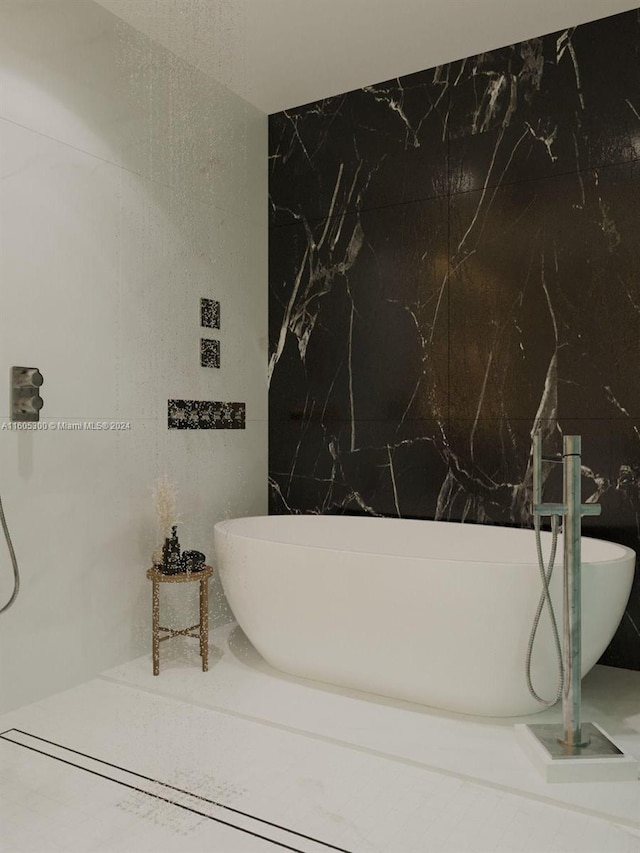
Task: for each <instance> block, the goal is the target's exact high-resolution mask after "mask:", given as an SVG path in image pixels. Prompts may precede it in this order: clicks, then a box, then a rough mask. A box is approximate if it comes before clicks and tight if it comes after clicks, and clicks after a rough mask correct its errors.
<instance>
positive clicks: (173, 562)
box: [161, 527, 180, 575]
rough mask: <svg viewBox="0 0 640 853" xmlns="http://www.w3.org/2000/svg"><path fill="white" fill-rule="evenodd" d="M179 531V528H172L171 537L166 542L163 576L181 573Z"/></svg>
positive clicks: (163, 552)
mask: <svg viewBox="0 0 640 853" xmlns="http://www.w3.org/2000/svg"><path fill="white" fill-rule="evenodd" d="M177 531H178V528H177V527H172V528H171V537H170V538H169V539H165V541H164V547H163V549H162V568H161V572H162V574H163V575H175V574H177V573H178V572H179V571H180V543H179V542H178V532H177Z"/></svg>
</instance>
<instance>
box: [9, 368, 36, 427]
mask: <svg viewBox="0 0 640 853" xmlns="http://www.w3.org/2000/svg"><path fill="white" fill-rule="evenodd" d="M43 382H44V378H43V376H42V374H41V373H40V371H39V370H38V368H37V367H12V368H11V420H12V421H39V420H40V409H41V408H42V407H43V406H44V400H43V399H42V397H41V396H40V393H39V388H40V386H41V385H42V383H43Z"/></svg>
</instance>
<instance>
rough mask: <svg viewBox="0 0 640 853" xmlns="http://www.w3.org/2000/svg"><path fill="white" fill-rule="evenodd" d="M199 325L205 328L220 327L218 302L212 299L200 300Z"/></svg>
mask: <svg viewBox="0 0 640 853" xmlns="http://www.w3.org/2000/svg"><path fill="white" fill-rule="evenodd" d="M200 325H201V326H203V327H204V328H205V329H219V328H220V303H219V302H216V301H215V300H213V299H201V300H200Z"/></svg>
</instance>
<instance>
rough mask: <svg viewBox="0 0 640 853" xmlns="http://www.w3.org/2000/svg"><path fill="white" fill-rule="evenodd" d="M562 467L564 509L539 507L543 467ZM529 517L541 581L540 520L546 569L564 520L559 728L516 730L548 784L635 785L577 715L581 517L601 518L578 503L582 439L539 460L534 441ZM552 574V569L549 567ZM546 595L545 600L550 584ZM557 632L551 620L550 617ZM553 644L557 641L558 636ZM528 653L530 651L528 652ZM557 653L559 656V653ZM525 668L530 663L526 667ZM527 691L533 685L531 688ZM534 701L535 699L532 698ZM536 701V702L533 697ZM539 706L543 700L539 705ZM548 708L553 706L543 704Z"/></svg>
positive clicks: (570, 438)
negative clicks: (547, 541) (548, 524)
mask: <svg viewBox="0 0 640 853" xmlns="http://www.w3.org/2000/svg"><path fill="white" fill-rule="evenodd" d="M543 461H548V462H559V461H562V465H563V471H564V477H563V480H564V487H563V501H562V503H542V463H543ZM532 503H533V515H534V521H535V529H536V537H537V538H538V559H539V561H540V563H541V573H542V576H543V579H544V578H545V569H544V561H543V559H542V551H541V547H540V541H539V530H540V519H542V518H543V517H545V516H550V517H551V518H552V527H553V530H554V539H553V546H552V554H551V560H550V564H551V563H552V562H553V558H554V556H555V542H556V539H555V535H556V534H557V519H559V518H562V519H563V522H564V523H563V547H564V560H563V563H564V572H563V575H564V601H563V605H564V606H563V615H564V627H563V644H562V650H561V656H562V661H561V664H562V667H561V668H562V675H563V681H562V724H561V725H558V724H557V723H536V724H529V725H522V724H520V725H517V726H516V730H517V732H518V735H519V737H520V740H521V741H522V745H523V746H524V747H525V749H526V750H527V752H528V753H529V755H530V756H531V758H532V759H533V760H534V762H535V763H536V764H537V765H538V768H539V769H540V770H542V772H543V773H544V774H545V775H546V779H547V781H549V782H554V781H558V782H571V781H605V780H611V781H613V780H619V781H622V780H635V781H637V779H638V762H637V761H636V760H635V759H634V758H632V757H629V756H626V755H624V753H623V752H622V750H620V749H619V748H618V747H617V746H616V745H615V744H614V743H613V742H612V741H611V740H610V738H609V737H608V735H607V734H606V733H605V732H604V731H603V730H602V729H601V728H600V727H599V726H598V725H596V724H595V723H584V724H583V723H582V722H581V719H580V714H581V676H582V660H581V643H582V636H581V609H582V601H581V569H582V563H581V526H582V516H583V515H600V512H601V509H602V507H601V506H600V505H599V504H585V503H582V498H581V438H580V436H579V435H565V436H564V437H563V442H562V457H561V460H560V459H558V457H554V458H549V459H545V458H544V457H543V456H542V436H541V434H540V433H539V432H536V433H535V434H534V436H533V502H532ZM550 568H551V565H550ZM546 577H547V580H546V581H545V592H544V595H545V596H546V597H547V598H548V600H549V603H550V598H549V590H548V578H549V577H550V574H549V575H548V576H546ZM551 619H552V624H553V625H554V627H555V616H554V615H553V612H552V613H551ZM534 633H535V630H534ZM555 636H556V640H558V635H557V631H556V635H555ZM529 651H531V649H529ZM559 653H560V650H559ZM528 663H529V661H528ZM529 688H530V689H531V685H530V684H529ZM534 695H536V694H535V693H534ZM536 698H538V699H540V697H538V696H536ZM541 701H543V700H541ZM545 704H548V705H551V704H552V703H551V702H549V703H545Z"/></svg>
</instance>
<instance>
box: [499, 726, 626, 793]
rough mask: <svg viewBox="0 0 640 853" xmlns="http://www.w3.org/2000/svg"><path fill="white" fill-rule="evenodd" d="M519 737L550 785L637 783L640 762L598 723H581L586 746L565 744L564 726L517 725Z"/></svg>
mask: <svg viewBox="0 0 640 853" xmlns="http://www.w3.org/2000/svg"><path fill="white" fill-rule="evenodd" d="M515 728H516V735H517V737H518V740H519V741H520V743H521V745H522V746H523V747H524V748H525V750H526V751H527V752H528V754H529V757H530V758H531V759H532V760H533V762H534V764H535V765H536V766H537V767H538V770H539V771H540V772H542V773H543V775H544V776H545V777H546V780H547V782H605V781H611V782H613V781H618V782H624V781H633V782H637V781H638V762H637V761H636V759H635V758H633V757H631V756H628V755H625V754H624V753H623V751H622V750H621V749H620V748H619V747H618V746H616V744H615V743H614V742H613V741H612V740H611V738H610V737H609V736H608V735H607V734H606V732H604V731H603V730H602V729H601V728H600V727H599V726H598V725H597V724H595V723H582V727H581V731H582V738H583V740H584V741H588V743H587V744H586V746H569V745H566V744H565V743H563V737H564V728H563V725H562V723H534V724H529V725H522V724H521V725H517V726H516V727H515Z"/></svg>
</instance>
